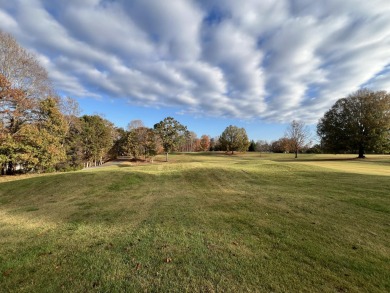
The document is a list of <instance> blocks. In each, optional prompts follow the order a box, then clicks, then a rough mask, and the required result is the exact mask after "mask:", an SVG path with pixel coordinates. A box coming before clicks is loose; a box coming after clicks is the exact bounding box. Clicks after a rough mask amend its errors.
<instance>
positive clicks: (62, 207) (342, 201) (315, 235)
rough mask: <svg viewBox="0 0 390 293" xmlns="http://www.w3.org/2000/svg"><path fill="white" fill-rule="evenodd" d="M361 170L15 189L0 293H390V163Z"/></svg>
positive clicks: (234, 162) (166, 177)
mask: <svg viewBox="0 0 390 293" xmlns="http://www.w3.org/2000/svg"><path fill="white" fill-rule="evenodd" d="M352 158H353V156H352V157H351V156H340V155H337V156H329V155H306V156H301V157H300V158H298V160H293V159H292V155H291V154H290V155H285V154H281V155H270V154H265V155H261V157H260V156H259V155H258V154H246V155H239V156H238V155H236V156H226V155H224V154H177V155H172V156H170V160H171V161H170V162H169V163H163V162H162V158H161V161H159V160H157V162H156V163H154V164H152V165H138V166H132V165H130V164H126V163H123V164H119V165H115V166H110V167H102V168H96V169H90V170H83V171H79V172H73V173H64V174H50V175H45V176H36V177H34V176H33V177H31V176H23V177H13V178H10V177H6V178H5V177H3V178H1V179H0V180H2V182H1V183H0V291H4V292H125V291H127V292H255V291H258V292H299V291H300V292H313V291H314V292H389V291H390V240H389V239H390V176H389V175H390V174H389V173H388V172H389V169H390V157H389V156H369V158H368V159H366V160H353V159H352ZM334 159H340V160H337V161H335V160H334ZM345 159H349V160H345ZM11 179H14V180H11ZM16 179H20V180H16Z"/></svg>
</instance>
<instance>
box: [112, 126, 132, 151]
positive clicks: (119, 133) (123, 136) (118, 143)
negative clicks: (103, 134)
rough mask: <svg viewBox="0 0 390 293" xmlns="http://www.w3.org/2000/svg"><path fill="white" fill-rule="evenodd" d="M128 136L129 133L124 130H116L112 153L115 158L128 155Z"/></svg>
mask: <svg viewBox="0 0 390 293" xmlns="http://www.w3.org/2000/svg"><path fill="white" fill-rule="evenodd" d="M127 135H128V132H127V131H126V130H124V129H123V128H116V129H115V137H114V145H113V146H112V148H111V153H112V156H113V157H118V156H124V155H127V146H126V141H127Z"/></svg>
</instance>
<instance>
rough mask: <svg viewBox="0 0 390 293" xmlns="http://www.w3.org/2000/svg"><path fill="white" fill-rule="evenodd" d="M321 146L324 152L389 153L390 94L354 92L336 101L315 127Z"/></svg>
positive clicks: (362, 155)
mask: <svg viewBox="0 0 390 293" xmlns="http://www.w3.org/2000/svg"><path fill="white" fill-rule="evenodd" d="M317 134H318V135H319V136H320V138H321V144H322V145H323V147H324V148H325V149H326V150H328V151H334V152H358V154H359V158H364V157H365V153H366V151H371V152H389V151H390V94H389V93H387V92H385V91H371V90H368V89H362V90H358V91H357V92H355V93H352V94H351V95H349V96H348V97H346V98H342V99H339V100H338V101H337V102H336V103H335V104H334V105H333V106H332V108H331V109H330V110H328V111H327V112H326V113H325V115H324V117H322V118H321V119H320V121H319V123H318V125H317Z"/></svg>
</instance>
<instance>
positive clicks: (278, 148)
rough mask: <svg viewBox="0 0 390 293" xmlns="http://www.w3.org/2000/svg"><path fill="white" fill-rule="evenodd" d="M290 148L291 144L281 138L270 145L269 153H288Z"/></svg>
mask: <svg viewBox="0 0 390 293" xmlns="http://www.w3.org/2000/svg"><path fill="white" fill-rule="evenodd" d="M290 148H291V142H290V140H289V139H288V138H286V137H281V138H279V139H278V140H276V141H273V142H272V143H271V151H272V152H273V153H289V152H290Z"/></svg>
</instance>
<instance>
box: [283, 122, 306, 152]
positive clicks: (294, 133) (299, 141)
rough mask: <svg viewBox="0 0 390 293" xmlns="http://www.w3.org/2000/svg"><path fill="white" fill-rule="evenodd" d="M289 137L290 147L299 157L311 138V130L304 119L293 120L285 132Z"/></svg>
mask: <svg viewBox="0 0 390 293" xmlns="http://www.w3.org/2000/svg"><path fill="white" fill-rule="evenodd" d="M285 136H286V138H288V139H289V144H290V148H291V150H292V151H294V153H295V158H298V152H299V151H300V150H301V149H302V148H303V147H304V146H305V145H306V144H307V140H308V139H309V138H310V130H309V128H308V127H307V126H306V125H305V123H304V122H302V121H297V120H293V121H292V122H291V124H290V125H289V126H288V128H287V130H286V134H285Z"/></svg>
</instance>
